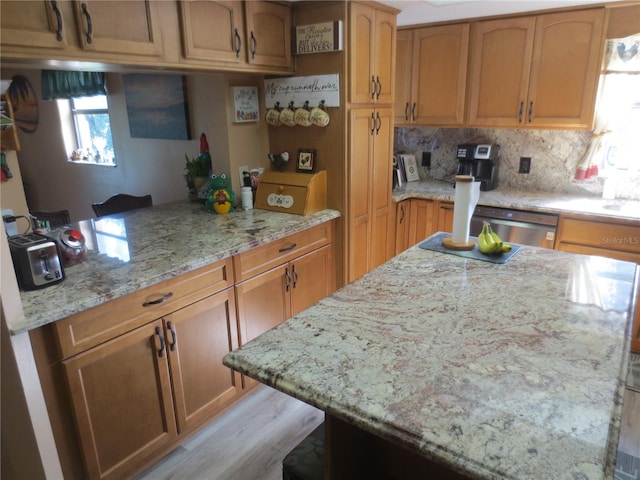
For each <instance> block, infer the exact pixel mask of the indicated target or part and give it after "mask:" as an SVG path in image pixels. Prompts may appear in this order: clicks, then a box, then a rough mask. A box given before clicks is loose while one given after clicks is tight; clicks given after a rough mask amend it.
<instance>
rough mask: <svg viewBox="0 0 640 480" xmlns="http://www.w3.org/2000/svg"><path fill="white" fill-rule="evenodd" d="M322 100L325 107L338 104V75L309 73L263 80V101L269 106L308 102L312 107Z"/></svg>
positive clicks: (298, 104) (295, 104)
mask: <svg viewBox="0 0 640 480" xmlns="http://www.w3.org/2000/svg"><path fill="white" fill-rule="evenodd" d="M322 101H324V103H323V105H324V106H325V107H339V106H340V75H338V74H337V73H334V74H330V75H310V76H305V77H286V78H270V79H267V80H265V81H264V102H265V105H266V107H267V110H268V109H269V108H272V107H275V106H276V104H279V105H280V106H285V105H289V104H290V103H291V102H293V105H294V106H295V107H299V106H301V105H304V102H309V105H311V106H312V107H314V106H317V105H320V102H322Z"/></svg>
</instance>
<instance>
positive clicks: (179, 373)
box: [164, 288, 242, 433]
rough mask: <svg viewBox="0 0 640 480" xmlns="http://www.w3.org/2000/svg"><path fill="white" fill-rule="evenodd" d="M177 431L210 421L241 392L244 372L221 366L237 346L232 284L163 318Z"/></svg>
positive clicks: (181, 431) (180, 431)
mask: <svg viewBox="0 0 640 480" xmlns="http://www.w3.org/2000/svg"><path fill="white" fill-rule="evenodd" d="M164 325H165V338H166V339H167V349H168V350H169V367H170V369H171V381H172V385H173V391H174V398H175V408H176V419H177V422H178V432H179V433H183V432H184V431H185V430H188V429H190V428H191V427H195V426H197V425H199V424H202V423H203V422H204V421H206V420H209V419H210V418H211V417H212V416H213V414H214V413H215V412H216V410H218V409H220V407H221V406H223V405H224V404H226V403H227V402H228V401H229V400H231V399H232V398H234V397H235V396H236V395H238V394H239V393H240V391H241V390H242V386H241V382H240V375H239V374H238V373H236V372H234V371H233V370H231V369H229V368H227V367H225V366H224V365H222V357H223V356H224V355H226V354H227V353H229V352H230V351H231V350H233V349H235V348H238V325H237V322H236V304H235V298H234V294H233V288H228V289H227V290H223V291H222V292H220V293H217V294H215V295H212V296H210V297H207V298H205V299H203V300H200V301H198V302H196V303H194V304H192V305H189V306H188V307H185V308H183V309H181V310H178V311H177V312H174V313H172V314H171V315H167V316H166V317H164Z"/></svg>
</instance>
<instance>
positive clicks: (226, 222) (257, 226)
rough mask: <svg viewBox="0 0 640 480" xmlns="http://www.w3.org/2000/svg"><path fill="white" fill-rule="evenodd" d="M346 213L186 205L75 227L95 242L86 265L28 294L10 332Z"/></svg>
mask: <svg viewBox="0 0 640 480" xmlns="http://www.w3.org/2000/svg"><path fill="white" fill-rule="evenodd" d="M339 215H340V214H339V212H337V211H335V210H323V211H321V212H318V213H315V214H312V215H307V216H302V215H294V214H288V213H279V212H271V211H266V210H258V209H253V210H248V211H242V210H236V211H234V212H231V213H228V214H224V215H216V214H211V213H209V212H208V211H207V209H206V208H205V206H204V205H203V204H201V203H195V202H188V201H186V200H185V201H181V202H175V203H168V204H163V205H156V206H153V207H150V208H143V209H138V210H133V211H130V212H126V213H121V214H116V215H109V216H107V217H101V218H94V219H90V220H83V221H80V222H77V223H75V224H73V226H74V227H75V228H79V229H80V230H81V231H82V233H83V234H84V237H85V239H86V241H87V246H88V253H87V257H86V259H85V260H83V261H82V262H81V263H78V264H76V265H72V266H70V267H68V268H66V269H65V274H66V278H65V279H64V280H63V281H62V282H61V283H59V284H56V285H52V286H48V287H46V288H43V289H41V290H34V291H21V292H20V297H21V301H22V307H23V310H24V317H23V318H22V319H21V320H20V321H18V322H13V323H12V324H10V325H9V331H10V333H11V334H12V335H15V334H18V333H22V332H25V331H28V330H31V329H33V328H37V327H40V326H42V325H46V324H48V323H51V322H54V321H56V320H59V319H61V318H64V317H67V316H69V315H72V314H74V313H78V312H81V311H83V310H86V309H88V308H91V307H94V306H97V305H100V304H102V303H105V302H107V301H109V300H114V299H116V298H119V297H122V296H124V295H127V294H129V293H133V292H135V291H137V290H140V289H142V288H145V287H148V286H151V285H154V284H156V283H159V282H162V281H164V280H168V279H170V278H173V277H176V276H179V275H182V274H184V273H187V272H190V271H192V270H195V269H197V268H199V267H204V266H206V265H209V264H211V263H214V262H217V261H219V260H223V259H225V258H228V257H231V256H232V255H235V254H238V253H241V252H244V251H247V250H249V249H251V248H254V247H257V246H260V245H264V244H266V243H269V242H271V241H274V240H278V239H281V238H284V237H286V236H289V235H291V234H293V233H296V232H299V231H302V230H305V229H307V228H309V227H312V226H315V225H319V224H321V223H323V222H327V221H330V220H332V219H334V218H337V217H338V216H339Z"/></svg>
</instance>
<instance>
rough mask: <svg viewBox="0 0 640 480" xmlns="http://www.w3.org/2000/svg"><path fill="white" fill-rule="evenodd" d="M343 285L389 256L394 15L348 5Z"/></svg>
mask: <svg viewBox="0 0 640 480" xmlns="http://www.w3.org/2000/svg"><path fill="white" fill-rule="evenodd" d="M349 14H350V17H349V44H348V56H349V58H348V69H349V74H348V76H347V78H348V83H349V87H348V90H349V103H348V114H347V115H348V129H347V132H348V137H347V144H348V151H347V155H348V162H347V165H348V166H347V185H346V191H347V205H346V210H347V225H348V226H347V232H346V233H347V251H346V255H347V258H346V265H347V281H348V282H351V281H353V280H355V279H356V278H359V277H361V276H362V275H364V274H365V273H367V272H368V271H370V270H372V269H373V268H375V267H377V266H378V265H381V264H382V263H384V262H385V261H387V260H388V259H389V258H391V257H392V256H393V254H394V248H395V247H394V242H395V237H394V228H393V227H394V222H395V216H394V214H395V210H394V208H393V201H392V199H391V187H392V185H391V183H392V182H391V178H392V157H393V93H394V90H395V85H394V77H395V48H394V46H395V43H396V15H395V13H390V12H389V11H388V10H381V9H379V8H377V7H376V6H373V5H371V4H364V3H356V2H352V3H350V6H349Z"/></svg>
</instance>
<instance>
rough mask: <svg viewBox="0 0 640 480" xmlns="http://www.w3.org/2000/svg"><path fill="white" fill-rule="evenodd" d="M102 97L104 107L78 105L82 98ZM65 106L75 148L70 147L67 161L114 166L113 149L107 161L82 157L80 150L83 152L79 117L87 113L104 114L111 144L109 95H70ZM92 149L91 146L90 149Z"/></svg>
mask: <svg viewBox="0 0 640 480" xmlns="http://www.w3.org/2000/svg"><path fill="white" fill-rule="evenodd" d="M98 96H99V97H104V101H105V103H106V107H105V108H82V107H78V105H77V104H76V103H77V100H79V99H82V98H91V97H98ZM66 104H67V108H68V111H69V115H70V120H71V121H70V127H71V129H72V130H73V134H72V137H73V143H74V144H75V148H74V149H72V150H73V151H72V154H71V155H70V158H69V161H70V162H71V163H82V164H88V165H98V166H106V167H115V166H116V156H115V151H114V152H113V158H111V159H110V160H109V161H96V160H95V158H93V157H88V158H87V157H84V156H81V155H82V152H84V150H85V148H84V147H83V145H82V138H81V137H82V134H81V125H80V122H79V117H81V116H87V115H106V116H107V118H108V121H109V135H110V136H111V144H112V145H113V132H112V129H111V115H110V113H109V97H108V95H92V96H90V97H89V96H78V97H71V98H68V99H67V100H66ZM91 150H92V151H93V148H92V149H91Z"/></svg>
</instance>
